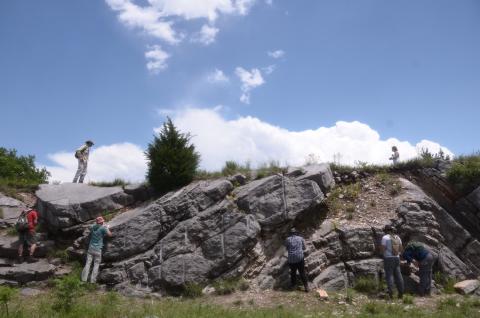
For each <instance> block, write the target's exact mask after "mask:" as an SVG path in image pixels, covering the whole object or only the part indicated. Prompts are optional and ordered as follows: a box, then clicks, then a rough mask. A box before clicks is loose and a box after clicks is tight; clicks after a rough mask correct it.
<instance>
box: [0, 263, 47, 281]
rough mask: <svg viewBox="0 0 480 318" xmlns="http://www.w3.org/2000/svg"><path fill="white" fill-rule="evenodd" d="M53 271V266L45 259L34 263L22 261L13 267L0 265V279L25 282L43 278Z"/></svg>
mask: <svg viewBox="0 0 480 318" xmlns="http://www.w3.org/2000/svg"><path fill="white" fill-rule="evenodd" d="M54 273H55V266H53V265H51V264H49V263H48V262H47V261H46V260H45V259H40V260H39V261H38V262H35V263H31V264H29V263H22V264H19V265H16V266H14V267H0V279H5V280H12V281H16V282H19V283H20V284H25V283H28V282H31V281H41V280H45V279H47V278H49V277H51V276H53V274H54Z"/></svg>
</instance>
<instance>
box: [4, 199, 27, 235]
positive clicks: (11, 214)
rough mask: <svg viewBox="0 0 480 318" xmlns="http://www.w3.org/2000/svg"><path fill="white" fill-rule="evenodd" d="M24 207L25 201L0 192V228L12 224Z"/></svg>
mask: <svg viewBox="0 0 480 318" xmlns="http://www.w3.org/2000/svg"><path fill="white" fill-rule="evenodd" d="M25 208H26V205H25V203H23V202H21V201H19V200H17V199H14V198H10V197H7V196H5V195H3V194H1V193H0V211H1V212H0V228H2V227H4V228H6V227H9V226H13V225H14V224H15V222H16V221H17V218H18V217H19V215H20V214H21V213H22V211H23V210H24V209H25Z"/></svg>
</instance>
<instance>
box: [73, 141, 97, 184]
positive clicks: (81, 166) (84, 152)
mask: <svg viewBox="0 0 480 318" xmlns="http://www.w3.org/2000/svg"><path fill="white" fill-rule="evenodd" d="M92 146H93V141H91V140H87V141H86V142H85V144H84V145H83V146H81V147H80V148H78V149H77V150H76V151H75V158H77V159H78V169H77V173H76V174H75V177H74V178H73V183H76V182H77V180H78V182H79V183H83V179H84V178H85V175H86V174H87V163H88V154H89V152H90V147H92Z"/></svg>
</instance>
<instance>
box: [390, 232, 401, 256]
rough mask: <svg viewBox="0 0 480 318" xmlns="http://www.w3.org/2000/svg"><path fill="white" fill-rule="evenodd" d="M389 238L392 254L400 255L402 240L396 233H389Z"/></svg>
mask: <svg viewBox="0 0 480 318" xmlns="http://www.w3.org/2000/svg"><path fill="white" fill-rule="evenodd" d="M390 239H391V240H392V254H393V256H398V255H400V252H401V251H402V240H401V239H400V237H398V235H390Z"/></svg>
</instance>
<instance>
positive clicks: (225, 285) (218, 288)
mask: <svg viewBox="0 0 480 318" xmlns="http://www.w3.org/2000/svg"><path fill="white" fill-rule="evenodd" d="M213 288H215V294H217V295H228V294H232V293H234V292H235V291H237V290H240V291H244V290H247V289H248V288H249V285H248V282H247V281H246V280H245V279H243V278H241V277H236V278H228V279H220V280H217V281H215V282H214V283H213Z"/></svg>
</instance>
